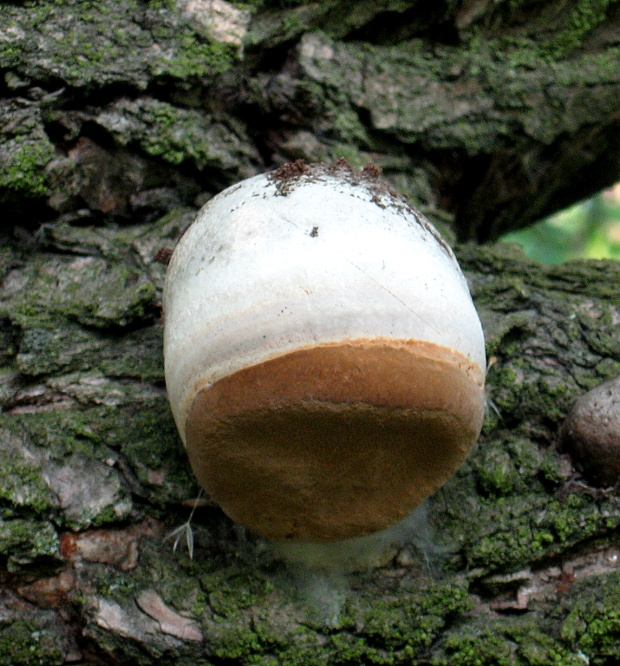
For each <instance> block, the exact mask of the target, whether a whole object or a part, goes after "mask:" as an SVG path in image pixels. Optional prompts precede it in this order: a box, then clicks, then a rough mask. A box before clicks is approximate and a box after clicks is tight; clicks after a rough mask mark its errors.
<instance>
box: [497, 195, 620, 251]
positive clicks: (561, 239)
mask: <svg viewBox="0 0 620 666" xmlns="http://www.w3.org/2000/svg"><path fill="white" fill-rule="evenodd" d="M500 240H502V241H505V242H508V243H517V244H518V245H520V246H521V247H522V248H523V251H524V252H525V254H526V255H527V256H528V257H530V258H531V259H535V260H536V261H541V262H543V263H545V264H559V263H561V262H563V261H568V260H569V259H620V183H619V184H618V185H616V186H615V187H614V188H612V189H610V190H606V191H605V192H600V193H599V194H597V195H596V196H595V197H592V199H588V200H587V201H583V202H581V203H579V204H577V205H575V206H572V207H571V208H567V209H566V210H563V211H561V212H560V213H557V214H556V215H553V216H552V217H549V218H547V219H545V220H543V221H541V222H539V223H538V224H536V225H534V226H533V227H530V228H528V229H523V230H521V231H514V232H511V233H509V234H506V235H504V236H502V238H501V239H500Z"/></svg>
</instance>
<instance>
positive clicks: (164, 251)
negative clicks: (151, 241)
mask: <svg viewBox="0 0 620 666" xmlns="http://www.w3.org/2000/svg"><path fill="white" fill-rule="evenodd" d="M171 257H172V250H171V249H170V248H169V247H160V248H159V250H157V252H156V253H155V256H154V257H153V259H154V260H155V261H156V262H157V263H159V264H164V266H167V265H168V264H169V263H170V258H171Z"/></svg>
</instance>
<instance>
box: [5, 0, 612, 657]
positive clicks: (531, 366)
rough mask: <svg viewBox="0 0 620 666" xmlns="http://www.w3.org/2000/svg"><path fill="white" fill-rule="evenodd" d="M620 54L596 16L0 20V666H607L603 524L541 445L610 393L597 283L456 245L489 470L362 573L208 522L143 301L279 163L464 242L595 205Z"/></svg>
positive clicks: (364, 7)
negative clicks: (186, 250)
mask: <svg viewBox="0 0 620 666" xmlns="http://www.w3.org/2000/svg"><path fill="white" fill-rule="evenodd" d="M619 27H620V5H619V4H618V3H614V2H605V1H601V2H594V1H591V0H588V1H586V0H582V1H581V2H574V3H559V4H558V3H552V2H542V3H533V4H532V3H530V4H528V3H525V2H521V3H503V4H502V3H499V4H498V3H488V2H486V1H484V0H481V1H476V0H469V1H465V2H461V3H448V2H446V3H442V4H439V5H432V3H423V2H418V3H416V2H403V1H401V0H384V1H383V2H374V3H367V2H347V1H345V0H340V1H336V0H334V1H333V2H323V3H318V2H317V3H308V2H306V3H300V2H293V1H282V2H261V3H259V2H257V3H252V4H245V5H242V4H234V3H227V2H224V1H223V0H209V1H207V0H205V1H204V2H200V1H196V2H190V1H189V0H177V1H176V2H172V1H170V2H163V1H160V2H148V3H147V2H138V1H137V0H123V1H121V2H111V1H110V2H100V3H90V2H78V1H77V0H59V1H58V2H54V3H49V2H42V1H37V2H29V3H19V2H15V3H11V4H4V5H2V6H1V7H0V66H1V67H2V71H3V74H4V81H5V84H4V87H3V89H2V93H1V95H2V96H1V98H0V108H1V109H2V111H1V113H2V118H3V123H2V128H1V130H0V131H1V132H2V143H1V144H0V200H1V201H2V205H3V209H4V210H5V214H4V216H3V228H2V231H1V233H2V241H3V242H2V247H1V248H0V361H1V367H2V373H1V374H0V400H1V402H2V406H3V413H2V415H1V417H0V563H1V574H0V575H1V576H2V581H3V582H2V587H1V588H0V664H119V665H125V664H127V665H128V664H145V665H148V664H155V663H157V664H205V665H206V664H326V663H327V664H397V663H403V664H415V665H420V666H422V665H424V666H431V665H432V666H442V665H444V664H445V665H447V664H451V665H452V664H455V665H457V666H461V665H462V666H466V665H468V664H472V665H473V664H483V665H487V664H488V665H489V666H491V665H492V664H515V665H531V666H534V665H536V666H546V665H547V664H549V665H551V664H563V665H565V664H566V665H569V666H571V665H575V666H576V665H578V664H579V665H581V664H584V663H588V660H589V663H590V664H609V665H611V664H614V663H616V661H617V659H618V657H619V656H620V626H619V624H618V614H617V608H618V605H619V604H620V572H619V569H620V548H619V547H618V527H619V525H620V497H619V496H618V492H617V488H616V487H613V486H612V487H606V486H601V485H600V484H598V483H597V482H596V479H593V478H592V477H591V476H588V475H584V474H582V473H581V472H580V470H581V469H582V467H581V466H580V464H581V463H582V461H579V460H578V459H573V458H572V457H571V456H570V455H569V453H568V452H567V450H566V449H565V448H564V446H563V443H562V440H561V437H560V431H561V426H562V423H563V422H564V419H565V417H566V415H567V413H568V412H569V410H570V408H571V406H572V405H573V403H574V402H575V400H576V399H577V398H578V397H579V396H580V395H581V394H583V393H585V392H586V391H588V390H590V389H592V388H594V387H595V386H597V385H598V384H600V383H601V382H602V381H604V380H607V379H610V378H613V377H615V376H617V375H618V374H619V373H620V336H619V335H618V325H619V323H620V290H619V288H618V285H620V267H619V265H618V264H617V263H613V262H602V261H589V262H573V263H570V264H566V265H564V266H561V267H554V268H550V267H545V266H541V265H538V264H535V263H533V262H530V261H528V260H526V259H525V258H524V257H523V256H521V255H520V254H519V253H518V252H517V251H516V250H515V249H513V248H509V247H505V246H501V245H497V246H492V245H490V246H476V245H473V244H461V245H458V246H457V254H458V256H459V260H460V262H461V265H462V266H463V268H464V270H465V272H466V275H467V278H468V280H469V282H470V287H471V289H472V294H473V297H474V300H475V302H476V306H477V307H478V309H479V312H480V314H481V317H482V320H483V325H484V328H485V334H486V339H487V351H488V356H489V358H490V359H491V364H490V367H489V371H488V378H487V382H488V402H489V408H488V410H487V416H486V420H485V425H484V429H483V433H482V436H481V439H480V443H479V444H478V447H477V448H476V450H475V451H474V453H473V454H472V455H471V456H470V458H469V459H468V461H467V462H466V464H465V465H464V467H463V468H462V469H461V470H460V471H459V472H458V473H457V474H456V475H455V476H454V477H453V479H451V480H450V481H449V482H448V484H447V485H446V486H445V487H444V488H443V489H442V490H440V491H439V492H438V493H436V494H435V495H434V496H433V497H431V498H430V500H428V502H427V504H426V505H425V507H424V508H423V509H422V510H420V511H419V512H418V513H417V514H416V515H415V516H413V517H412V518H411V519H410V521H409V522H408V523H407V524H406V525H405V526H404V527H403V536H402V538H401V539H400V541H399V542H398V543H397V544H396V545H394V546H391V545H389V544H388V545H386V546H385V547H384V548H383V550H382V551H380V554H381V555H382V562H381V566H378V567H376V568H372V569H370V570H365V571H358V572H354V573H347V572H346V571H345V569H344V568H338V567H336V568H332V569H329V570H322V569H318V568H312V567H302V566H301V565H291V564H285V563H283V562H282V560H281V558H280V557H279V555H278V553H277V552H276V551H274V549H273V547H272V546H270V545H269V544H267V543H265V542H263V541H262V540H260V539H258V538H257V537H255V536H253V535H251V534H249V533H247V532H246V531H245V530H244V529H242V528H240V527H239V526H236V525H234V524H233V523H231V522H230V521H229V520H228V519H227V518H226V517H225V516H224V515H223V514H222V513H221V511H220V510H219V509H218V508H217V507H216V506H214V505H213V504H212V503H211V502H210V501H209V498H205V497H204V495H202V496H200V497H199V490H198V487H197V485H196V483H195V481H194V479H193V477H192V475H191V471H190V469H189V466H188V463H187V459H186V456H185V453H184V451H183V447H182V444H181V443H180V441H179V438H178V435H177V433H176V429H175V427H174V423H173V421H172V417H171V415H170V411H169V409H168V406H167V401H166V396H165V387H164V382H163V363H162V357H161V334H162V322H161V291H162V286H163V279H164V275H165V261H166V256H167V254H169V250H171V249H172V248H173V247H174V245H175V243H176V240H177V239H178V238H179V237H180V235H181V234H182V232H183V230H184V229H185V228H187V226H188V225H189V224H190V223H191V220H192V219H193V216H194V214H195V211H196V209H197V207H198V206H199V205H201V204H202V203H204V202H205V201H206V200H208V198H210V197H211V196H212V195H213V194H215V193H216V192H217V191H219V190H220V189H222V188H223V187H225V186H227V185H229V184H231V183H233V182H235V181H237V180H239V179H241V178H244V177H246V176H249V175H252V174H255V173H258V172H261V171H263V170H265V169H269V168H272V167H274V166H278V165H280V164H282V163H283V162H284V161H286V160H292V159H300V158H303V159H306V160H309V161H317V160H327V161H329V160H333V159H337V158H339V157H342V156H344V157H346V158H347V159H348V161H349V162H350V163H351V164H352V165H353V166H354V167H361V166H363V165H364V164H365V163H367V162H373V163H374V164H376V165H378V166H379V167H381V168H382V169H383V175H384V178H385V179H386V180H387V181H388V182H389V183H390V184H392V185H393V186H394V187H396V188H397V189H398V190H400V191H401V192H403V193H404V194H405V195H406V196H407V197H409V198H410V200H411V201H412V202H413V203H415V204H416V205H418V206H420V207H421V208H423V210H424V212H426V213H427V214H428V215H429V216H430V217H431V218H432V219H433V220H434V221H436V222H437V223H438V224H439V226H441V227H442V228H443V230H444V231H445V232H446V233H447V235H448V236H449V237H450V238H452V240H455V239H457V240H459V241H488V240H493V239H495V238H497V237H498V236H499V235H500V234H501V233H503V232H504V231H507V230H509V229H513V228H517V227H522V226H525V225H527V224H529V223H530V222H531V221H533V220H535V219H536V218H538V217H540V216H541V215H544V214H547V213H550V212H553V211H554V210H556V209H558V208H559V207H561V206H564V205H566V204H568V203H571V202H572V201H574V200H576V199H579V198H581V197H583V196H586V195H588V194H591V193H593V192H595V191H597V190H599V189H601V188H602V187H604V186H606V185H608V184H611V183H612V182H614V181H615V180H616V179H617V178H618V175H619V174H620V150H619V149H618V148H620V146H619V145H618V143H619V142H618V136H620V134H619V133H618V129H619V122H620V67H618V64H619V60H620V59H619V53H620V47H619V39H618V34H620V33H619V31H618V28H619ZM591 455H592V456H593V457H594V458H596V456H597V455H598V454H597V453H596V452H594V453H592V454H591ZM600 455H601V456H604V455H605V454H604V453H602V454H600ZM588 462H591V461H588ZM601 464H603V465H604V464H605V460H604V459H603V461H602V463H601ZM586 467H587V466H586ZM196 498H198V499H196ZM194 508H195V511H193V509H194ZM190 518H191V521H190V522H189V523H188V526H185V523H186V521H188V519H190ZM170 535H172V538H167V537H169V536H170ZM190 537H191V540H190ZM189 544H191V545H192V547H193V558H190V557H189V554H188V552H187V546H188V545H189Z"/></svg>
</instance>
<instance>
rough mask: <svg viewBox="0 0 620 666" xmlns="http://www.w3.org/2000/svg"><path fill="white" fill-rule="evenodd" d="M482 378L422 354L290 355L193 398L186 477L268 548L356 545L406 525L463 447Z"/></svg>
mask: <svg viewBox="0 0 620 666" xmlns="http://www.w3.org/2000/svg"><path fill="white" fill-rule="evenodd" d="M483 384H484V376H483V373H482V371H481V370H480V369H479V368H478V367H477V366H476V365H473V364H472V363H471V362H469V361H468V359H467V358H465V357H464V356H462V355H461V354H458V353H455V352H453V351H451V350H449V349H447V348H445V347H440V346H438V345H434V344H431V343H426V342H416V341H412V342H407V341H396V340H387V339H379V340H356V341H351V342H345V343H333V344H326V345H322V346H318V347H313V348H305V349H300V350H297V351H294V352H290V353H287V354H284V355H282V356H278V357H276V358H272V359H270V360H267V361H265V362H262V363H259V364H257V365H253V366H250V367H248V368H245V369H243V370H240V371H238V372H235V373H233V374H232V375H230V376H228V377H225V378H223V379H221V380H219V381H217V382H216V383H215V384H213V385H212V386H209V387H206V388H204V389H202V390H200V391H199V392H198V393H197V395H196V397H195V399H194V401H193V403H192V406H191V408H190V411H189V415H188V418H187V421H186V437H187V449H188V454H189V458H190V462H191V464H192V468H193V470H194V473H195V474H196V477H197V478H198V480H199V482H200V483H201V485H203V487H204V488H205V489H206V490H207V492H208V493H209V494H210V495H211V496H212V497H213V498H214V499H215V500H216V501H217V502H218V503H219V504H220V506H221V507H222V509H223V510H224V511H225V512H226V513H227V514H228V515H229V516H230V517H231V518H232V519H233V520H235V521H237V522H239V523H241V524H243V525H245V526H246V527H248V528H250V529H252V530H254V531H255V532H257V533H259V534H260V535H262V536H264V537H266V538H268V539H273V540H278V541H282V540H290V541H311V542H324V541H332V540H339V539H347V538H351V537H355V536H361V535H364V534H368V533H371V532H374V531H377V530H380V529H383V528H385V527H387V526H388V525H390V524H391V523H393V522H395V521H397V520H398V519H400V518H402V517H404V516H405V515H407V514H408V513H409V512H410V511H411V510H412V509H414V508H415V507H416V506H417V505H418V504H419V503H420V502H422V501H423V500H424V499H425V498H426V497H427V496H428V495H430V494H431V493H432V492H434V491H435V490H437V489H438V488H439V487H441V486H442V485H443V484H444V483H445V482H446V481H447V480H448V479H449V478H450V476H452V474H453V473H454V472H455V471H456V469H457V468H458V467H459V466H460V465H461V463H462V462H463V460H464V459H465V457H466V456H467V454H468V453H469V451H470V449H471V448H472V447H473V445H474V444H475V442H476V440H477V438H478V435H479V433H480V429H481V427H482V419H483V414H484V389H483Z"/></svg>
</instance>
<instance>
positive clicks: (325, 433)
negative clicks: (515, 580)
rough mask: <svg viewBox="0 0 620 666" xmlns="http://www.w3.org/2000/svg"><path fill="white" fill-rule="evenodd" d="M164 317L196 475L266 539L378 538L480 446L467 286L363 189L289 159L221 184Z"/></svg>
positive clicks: (376, 191)
mask: <svg viewBox="0 0 620 666" xmlns="http://www.w3.org/2000/svg"><path fill="white" fill-rule="evenodd" d="M164 311H165V320H166V323H165V339H164V354H165V367H166V384H167V388H168V395H169V399H170V403H171V406H172V411H173V414H174V417H175V420H176V423H177V426H178V429H179V432H180V434H181V437H182V439H183V441H184V442H185V444H186V446H187V448H188V453H189V456H190V461H191V463H192V466H193V468H194V472H195V473H196V475H197V477H198V479H199V481H200V482H201V483H202V484H203V485H204V487H205V488H206V490H207V491H208V492H209V493H210V494H211V495H212V496H213V497H214V499H215V500H216V501H218V502H219V503H220V505H221V506H222V508H223V509H224V511H226V512H227V513H228V514H229V515H230V516H231V517H232V518H233V519H235V520H238V521H239V522H241V523H242V524H245V525H246V526H248V527H250V528H252V529H254V530H256V531H258V532H259V533H261V534H263V536H266V537H268V538H273V539H276V540H305V541H328V540H334V539H340V538H350V537H353V536H358V535H361V534H366V533H370V532H373V531H376V530H378V529H382V528H383V527H385V526H386V525H389V524H390V523H393V522H394V521H396V520H398V519H400V518H401V517H402V516H404V515H406V514H407V513H409V511H411V510H412V509H413V508H414V507H415V506H416V505H417V504H419V502H421V501H422V500H423V499H424V498H425V497H426V496H427V495H428V494H430V492H433V491H434V490H436V489H437V488H438V487H440V486H441V485H442V484H443V483H444V482H445V481H446V480H447V479H448V478H449V477H450V476H451V475H452V474H453V472H454V470H455V469H456V468H457V467H458V466H459V465H460V464H461V462H462V460H463V459H464V458H465V456H466V455H467V453H468V451H469V450H470V448H471V447H472V446H473V444H474V443H475V441H476V439H477V437H478V434H479V431H480V428H481V423H482V414H483V402H484V398H483V383H484V367H485V352H484V338H483V333H482V328H481V325H480V321H479V318H478V315H477V313H476V310H475V308H474V305H473V303H472V300H471V297H470V294H469V290H468V287H467V283H466V281H465V279H464V277H463V275H462V273H461V271H460V269H459V267H458V264H457V262H456V259H455V257H454V255H453V253H452V251H451V250H450V248H449V247H448V246H447V245H446V243H445V242H444V241H443V240H442V239H441V237H440V236H439V234H438V232H437V231H436V230H435V229H434V228H433V227H432V225H431V224H430V223H429V222H428V221H427V220H426V219H425V218H424V217H423V216H422V215H421V214H420V213H419V212H417V211H415V210H414V209H412V208H411V207H410V206H408V205H407V204H406V203H405V202H404V201H403V200H402V199H400V198H399V197H398V196H396V195H394V194H393V193H391V192H390V191H389V190H388V189H387V188H386V187H385V186H383V185H381V184H380V183H378V182H377V181H376V179H375V178H373V177H372V176H371V175H366V174H363V173H354V172H353V171H352V170H351V169H350V168H348V167H344V166H341V165H332V166H331V167H328V166H326V165H308V166H306V165H300V164H298V163H295V164H292V165H286V166H285V167H282V168H281V169H279V170H277V171H276V172H273V173H271V174H266V175H260V176H256V177H254V178H250V179H248V180H245V181H243V182H241V183H239V184H238V185H235V186H233V187H230V188H228V189H227V190H225V191H224V192H222V193H221V194H219V195H218V196H216V197H215V198H214V199H212V200H211V201H209V203H207V204H206V206H204V208H203V209H202V210H201V211H200V213H199V214H198V217H197V219H196V221H195V222H194V223H193V225H192V226H191V227H190V228H189V229H188V231H187V232H186V234H185V235H184V236H183V238H182V239H181V241H180V242H179V244H178V246H177V248H176V249H175V251H174V254H173V257H172V260H171V262H170V266H169V269H168V276H167V281H166V288H165V294H164Z"/></svg>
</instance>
